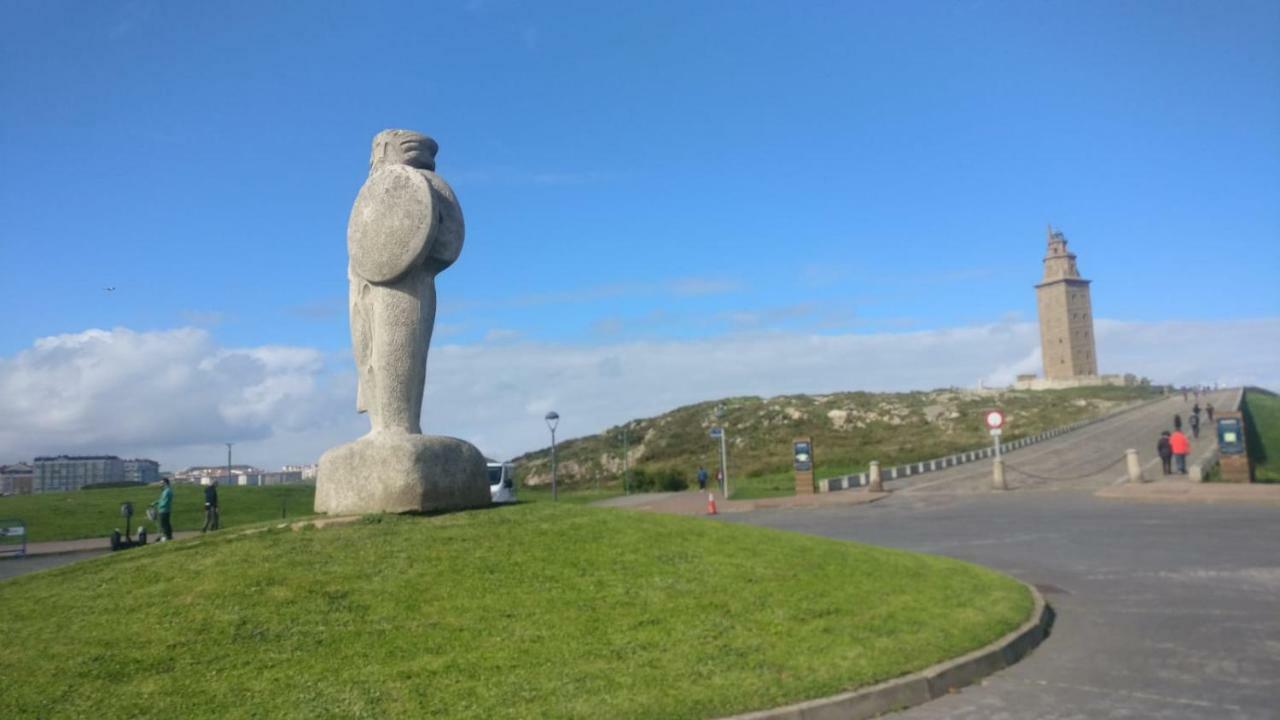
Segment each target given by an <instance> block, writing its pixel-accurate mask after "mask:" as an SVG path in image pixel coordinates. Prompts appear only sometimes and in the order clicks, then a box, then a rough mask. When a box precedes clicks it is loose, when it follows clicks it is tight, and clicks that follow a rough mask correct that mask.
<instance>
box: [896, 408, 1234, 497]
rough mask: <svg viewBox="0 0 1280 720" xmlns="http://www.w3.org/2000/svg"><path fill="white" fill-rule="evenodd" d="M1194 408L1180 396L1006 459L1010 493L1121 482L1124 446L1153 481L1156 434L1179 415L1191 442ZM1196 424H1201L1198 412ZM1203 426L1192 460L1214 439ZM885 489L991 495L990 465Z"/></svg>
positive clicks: (930, 475) (969, 466) (961, 467)
mask: <svg viewBox="0 0 1280 720" xmlns="http://www.w3.org/2000/svg"><path fill="white" fill-rule="evenodd" d="M1231 398H1232V393H1231V392H1228V391H1222V392H1216V393H1209V394H1208V395H1206V396H1203V397H1201V399H1200V405H1201V406H1202V407H1203V406H1204V404H1205V403H1206V401H1207V402H1212V403H1213V406H1214V407H1215V408H1219V409H1223V408H1226V407H1227V405H1228V404H1229V403H1230V402H1231ZM1194 404H1195V400H1194V398H1192V399H1190V400H1188V401H1187V402H1185V403H1184V402H1183V400H1182V396H1181V395H1177V396H1174V397H1170V398H1166V399H1165V400H1162V401H1160V402H1157V403H1152V404H1150V405H1147V406H1145V407H1141V408H1137V409H1135V410H1130V411H1129V412H1126V413H1122V414H1120V415H1117V416H1115V417H1112V418H1110V419H1108V420H1105V421H1103V422H1100V423H1097V424H1095V425H1090V426H1088V427H1085V428H1083V429H1080V430H1076V431H1075V432H1071V433H1067V434H1066V435H1062V436H1060V437H1057V438H1054V439H1052V440H1049V441H1047V442H1043V443H1039V444H1036V445H1031V446H1029V447H1025V448H1022V449H1020V450H1016V451H1014V452H1011V453H1009V454H1008V455H1006V456H1005V470H1006V473H1005V475H1006V479H1007V481H1008V483H1009V485H1010V487H1011V488H1013V489H1015V490H1063V489H1068V490H1081V489H1087V488H1092V489H1095V490H1096V489H1098V488H1101V487H1104V486H1106V485H1109V484H1112V483H1114V482H1116V481H1117V480H1121V479H1122V478H1124V476H1125V466H1124V451H1125V450H1126V449H1127V448H1134V449H1136V450H1137V451H1138V459H1139V461H1140V462H1141V463H1142V466H1143V468H1144V472H1145V473H1146V474H1147V477H1148V478H1155V477H1157V476H1159V474H1160V460H1159V458H1158V457H1156V441H1157V440H1159V439H1160V432H1161V431H1162V430H1171V429H1172V425H1173V416H1174V414H1175V413H1177V414H1181V415H1182V419H1183V421H1184V422H1183V431H1184V432H1185V433H1187V437H1188V438H1190V437H1191V431H1190V429H1189V428H1188V427H1187V423H1186V420H1187V417H1188V416H1189V415H1190V414H1191V408H1192V406H1193V405H1194ZM1201 420H1202V421H1204V420H1205V417H1204V415H1203V413H1202V414H1201ZM1208 428H1209V424H1208V422H1207V421H1205V422H1204V424H1203V431H1202V432H1201V433H1200V438H1199V439H1198V440H1195V439H1193V440H1192V443H1191V445H1192V455H1191V456H1192V457H1193V458H1196V457H1199V456H1200V455H1202V454H1203V453H1204V452H1205V451H1207V450H1209V449H1210V448H1211V447H1212V445H1213V443H1214V439H1213V437H1212V433H1211V432H1210V431H1209V429H1208ZM1024 471H1025V472H1024ZM1027 473H1030V475H1028V474H1027ZM1035 476H1038V477H1035ZM1047 478H1053V479H1052V480H1051V479H1047ZM1058 478H1067V479H1058ZM886 486H887V487H888V488H890V489H892V490H895V491H902V492H906V493H911V494H915V493H939V492H941V493H957V492H964V493H969V492H990V491H991V463H990V462H989V461H979V462H974V463H969V464H967V465H959V466H956V467H954V468H948V469H946V470H941V471H938V472H933V473H925V474H924V475H916V476H913V477H909V478H902V479H898V480H891V481H889V482H888V483H886Z"/></svg>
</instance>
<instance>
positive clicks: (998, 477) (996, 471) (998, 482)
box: [991, 458, 1009, 490]
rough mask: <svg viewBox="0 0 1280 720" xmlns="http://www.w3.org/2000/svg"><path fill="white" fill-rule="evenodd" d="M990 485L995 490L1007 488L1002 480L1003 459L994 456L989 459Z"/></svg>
mask: <svg viewBox="0 0 1280 720" xmlns="http://www.w3.org/2000/svg"><path fill="white" fill-rule="evenodd" d="M991 487H992V488H993V489H996V490H1008V489H1009V485H1008V484H1007V483H1005V481H1004V460H1002V459H1000V458H996V459H995V460H992V461H991Z"/></svg>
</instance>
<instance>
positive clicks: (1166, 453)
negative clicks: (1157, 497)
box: [1156, 430, 1173, 475]
mask: <svg viewBox="0 0 1280 720" xmlns="http://www.w3.org/2000/svg"><path fill="white" fill-rule="evenodd" d="M1156 454H1157V455H1159V456H1160V466H1161V467H1162V468H1164V474H1165V475H1169V474H1172V472H1173V470H1172V466H1173V445H1171V444H1170V443H1169V431H1168V430H1165V431H1164V432H1162V433H1160V440H1159V441H1158V442H1157V443H1156Z"/></svg>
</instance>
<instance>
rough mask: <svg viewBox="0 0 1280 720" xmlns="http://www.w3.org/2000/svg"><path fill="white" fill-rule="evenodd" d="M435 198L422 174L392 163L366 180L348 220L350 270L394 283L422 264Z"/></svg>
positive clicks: (428, 243) (432, 223)
mask: <svg viewBox="0 0 1280 720" xmlns="http://www.w3.org/2000/svg"><path fill="white" fill-rule="evenodd" d="M435 221H436V212H435V198H434V197H433V195H432V193H431V184H430V183H429V182H427V179H426V178H425V177H423V175H422V173H419V172H418V171H416V170H414V169H413V168H411V167H409V166H407V165H388V166H387V167H384V168H381V169H380V170H378V171H376V172H374V173H373V174H372V175H370V176H369V179H368V180H365V182H364V186H363V187H361V188H360V194H359V195H357V196H356V202H355V205H353V206H352V207H351V219H350V220H349V221H348V222H347V253H348V254H350V256H351V269H352V270H354V271H355V273H356V274H357V275H359V276H360V277H362V278H364V279H366V280H368V281H370V282H379V283H381V282H390V281H392V280H395V279H396V278H398V277H400V276H401V275H404V274H405V272H407V271H408V270H409V268H411V267H414V266H415V265H417V264H418V263H421V262H422V260H423V258H424V257H426V254H427V252H428V251H429V250H430V249H431V241H432V235H433V234H434V232H435Z"/></svg>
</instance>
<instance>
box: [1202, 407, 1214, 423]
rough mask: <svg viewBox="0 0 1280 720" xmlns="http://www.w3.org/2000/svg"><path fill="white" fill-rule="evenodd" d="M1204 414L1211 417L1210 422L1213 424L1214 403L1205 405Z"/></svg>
mask: <svg viewBox="0 0 1280 720" xmlns="http://www.w3.org/2000/svg"><path fill="white" fill-rule="evenodd" d="M1204 414H1205V415H1208V416H1209V422H1213V403H1205V404H1204Z"/></svg>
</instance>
